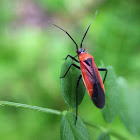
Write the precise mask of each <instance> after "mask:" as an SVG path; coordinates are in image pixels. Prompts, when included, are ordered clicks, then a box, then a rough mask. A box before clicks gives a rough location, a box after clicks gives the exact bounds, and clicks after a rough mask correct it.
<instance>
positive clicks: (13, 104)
mask: <svg viewBox="0 0 140 140" xmlns="http://www.w3.org/2000/svg"><path fill="white" fill-rule="evenodd" d="M0 105H1V106H3V105H4V106H5V105H6V106H14V107H20V108H27V109H31V110H36V111H40V112H45V113H51V114H55V115H61V114H62V112H61V111H58V110H54V109H49V108H43V107H38V106H32V105H27V104H21V103H15V102H8V101H1V100H0Z"/></svg>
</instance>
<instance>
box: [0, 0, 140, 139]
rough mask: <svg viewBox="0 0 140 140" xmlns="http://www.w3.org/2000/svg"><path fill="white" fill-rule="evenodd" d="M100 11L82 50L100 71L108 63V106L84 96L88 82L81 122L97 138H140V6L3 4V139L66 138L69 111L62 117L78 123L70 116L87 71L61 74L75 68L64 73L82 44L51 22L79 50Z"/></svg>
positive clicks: (48, 1)
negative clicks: (100, 66)
mask: <svg viewBox="0 0 140 140" xmlns="http://www.w3.org/2000/svg"><path fill="white" fill-rule="evenodd" d="M96 9H97V10H98V14H97V16H96V19H95V20H94V22H93V24H92V26H91V27H90V30H89V31H88V34H87V36H86V38H85V40H84V42H83V48H85V49H86V51H87V52H88V53H89V54H91V55H93V56H94V58H95V62H96V64H97V66H98V65H100V61H101V60H103V62H104V63H105V64H106V66H108V65H109V67H107V68H108V75H107V79H106V82H105V84H104V86H105V96H106V105H105V108H104V109H102V110H100V109H98V108H96V107H95V106H94V105H93V103H92V101H90V98H89V96H88V95H87V94H85V97H84V89H85V88H84V85H83V82H82V80H81V83H80V89H79V97H80V98H79V105H80V106H79V108H78V109H79V111H78V116H79V117H80V118H84V121H83V122H84V124H86V127H88V133H89V135H90V138H91V140H96V139H105V138H107V139H108V138H109V137H110V139H111V140H117V139H118V140H139V139H140V119H139V118H140V109H139V106H140V88H139V79H140V63H139V62H140V47H139V46H140V45H139V44H140V40H139V37H140V21H139V1H138V0H134V1H122V0H118V1H114V0H111V1H104V0H102V1H98V0H94V1H92V0H88V1H85V0H81V1H75V0H65V1H62V0H41V1H33V0H30V1H18V0H12V2H11V0H0V13H1V14H0V100H4V101H0V126H1V127H0V139H2V140H9V139H11V140H19V139H21V140H22V139H26V140H35V139H41V140H46V139H50V140H56V139H57V140H59V139H60V120H61V114H62V112H65V109H66V108H68V107H69V109H68V110H69V111H68V112H67V113H66V114H63V116H62V118H64V119H65V120H71V121H70V122H74V121H75V119H74V118H75V116H74V115H73V114H71V113H72V112H75V102H76V101H75V96H76V95H75V93H76V89H75V86H76V82H77V79H78V76H79V74H80V71H78V70H75V68H71V70H70V71H69V73H68V75H67V76H68V77H69V78H68V77H67V76H66V77H65V78H63V79H60V78H59V77H60V71H61V76H62V75H63V74H64V73H65V72H66V70H67V68H68V67H69V65H70V64H71V63H74V62H73V61H72V60H70V59H68V60H67V61H66V62H64V64H63V66H62V69H61V64H62V63H63V61H62V59H63V58H64V57H65V56H66V55H67V54H70V55H72V56H74V55H75V51H74V49H75V48H74V47H75V46H74V44H73V42H72V41H71V40H70V39H69V38H68V37H67V35H65V33H62V32H61V31H60V32H59V30H57V29H55V27H52V26H51V25H50V24H48V21H53V22H54V23H56V24H58V25H59V26H61V27H62V28H64V29H66V30H67V31H68V32H69V33H70V34H71V35H72V37H73V38H74V39H75V41H76V42H77V44H79V43H80V41H81V38H82V36H83V33H84V32H85V30H86V28H87V26H88V24H89V23H90V21H91V19H92V18H93V15H94V13H95V10H96ZM110 66H111V67H110ZM102 67H105V66H102ZM101 74H103V75H102V76H104V72H101ZM117 76H122V78H118V77H117ZM60 82H61V88H60ZM61 91H62V94H61ZM86 92H87V91H86ZM62 96H63V98H64V100H63V98H62ZM83 97H84V100H83ZM7 100H8V101H13V102H19V103H13V102H5V101H7ZM82 100H83V101H82ZM65 102H66V104H65ZM20 103H23V104H20ZM80 103H81V104H80ZM27 104H29V105H27ZM31 105H33V106H31ZM34 105H35V106H34ZM67 105H68V107H67ZM10 106H12V107H10ZM39 106H41V107H39ZM14 107H21V109H19V108H14ZM42 107H47V108H42ZM23 108H28V109H23ZM50 108H52V109H50ZM53 108H54V109H55V110H53ZM29 109H30V110H29ZM31 110H37V111H42V112H45V113H49V114H47V115H46V114H45V113H42V112H37V111H31ZM57 110H58V111H57ZM59 110H61V111H59ZM89 110H90V111H89ZM69 112H71V113H69ZM50 113H51V114H50ZM74 114H75V113H74ZM58 115H59V116H58ZM83 116H84V117H83ZM62 120H63V119H62ZM78 120H80V119H78ZM82 120H83V119H82ZM72 124H73V123H72ZM72 124H69V125H68V124H67V125H65V124H61V128H65V130H68V128H70V129H71V130H73V129H75V127H77V126H75V127H74V126H73V125H72ZM81 124H83V123H81ZM82 126H83V125H82ZM83 128H85V126H84V127H83ZM85 129H86V128H85ZM63 130H64V129H63ZM63 130H62V129H61V132H62V131H63ZM81 131H82V130H81ZM70 132H71V131H70ZM82 132H83V131H82ZM86 132H87V129H86ZM62 133H63V132H62ZM74 134H75V133H74ZM76 134H77V136H78V135H80V134H79V131H78V133H77V132H76ZM68 138H70V139H72V138H73V136H72V135H71V136H70V137H68Z"/></svg>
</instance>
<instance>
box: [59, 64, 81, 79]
mask: <svg viewBox="0 0 140 140" xmlns="http://www.w3.org/2000/svg"><path fill="white" fill-rule="evenodd" d="M72 66H74V67H75V68H77V69H80V67H79V66H77V65H76V64H74V63H72V64H71V65H70V66H69V68H68V70H67V71H66V73H65V74H64V75H63V76H61V77H60V78H64V77H65V76H66V75H67V73H68V71H69V70H70V68H71V67H72Z"/></svg>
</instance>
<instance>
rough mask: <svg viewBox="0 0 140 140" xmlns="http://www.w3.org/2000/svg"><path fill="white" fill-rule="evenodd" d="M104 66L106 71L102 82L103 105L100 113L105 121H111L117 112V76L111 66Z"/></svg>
mask: <svg viewBox="0 0 140 140" xmlns="http://www.w3.org/2000/svg"><path fill="white" fill-rule="evenodd" d="M102 67H105V66H102ZM105 68H107V70H108V73H107V77H106V81H105V84H104V86H105V107H104V108H103V109H102V113H103V116H104V119H105V121H106V122H107V123H111V122H112V121H113V120H114V118H115V116H116V114H117V100H118V94H119V93H118V85H117V77H116V74H115V72H114V70H113V68H112V67H111V66H108V67H105ZM102 73H103V72H102Z"/></svg>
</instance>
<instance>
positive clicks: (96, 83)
mask: <svg viewBox="0 0 140 140" xmlns="http://www.w3.org/2000/svg"><path fill="white" fill-rule="evenodd" d="M96 15H97V11H96V13H95V16H94V17H93V19H92V21H91V23H90V24H89V26H88V28H87V30H86V32H85V34H84V36H83V38H82V41H81V44H80V48H78V45H77V43H76V42H75V41H74V39H73V38H72V37H71V36H70V34H69V33H68V32H67V31H65V30H64V29H62V28H61V27H59V26H57V25H56V24H54V23H52V24H53V25H54V26H56V27H57V28H59V29H61V30H62V31H64V32H65V33H66V34H67V35H68V36H69V37H70V38H71V40H72V41H73V42H74V44H75V45H76V53H77V55H76V56H75V57H73V56H71V55H67V57H66V58H65V59H67V58H68V57H70V58H71V59H73V60H74V61H76V62H77V63H80V67H79V66H78V65H76V64H74V63H72V64H71V65H70V66H69V68H68V70H67V71H66V73H65V74H64V75H63V76H62V77H60V78H64V77H65V76H66V75H67V73H68V72H69V70H70V68H71V67H72V66H73V67H75V68H77V69H79V70H81V75H80V76H79V79H78V81H77V85H76V119H75V124H76V121H77V114H78V87H79V83H80V80H81V78H82V79H83V83H84V85H85V87H86V89H87V91H88V94H89V96H90V98H91V100H92V101H93V103H94V105H95V106H96V107H98V108H100V109H101V108H103V107H104V105H105V90H104V84H103V83H104V82H105V79H106V76H107V72H108V71H107V69H105V68H99V69H98V68H97V66H96V64H95V62H94V58H93V56H92V55H90V54H88V53H87V52H85V49H83V48H82V43H83V41H84V39H85V36H86V34H87V32H88V30H89V28H90V26H91V24H92V22H93V20H94V19H95V17H96ZM77 56H78V59H79V61H78V60H77V59H76V57H77ZM99 71H105V76H104V79H103V81H102V78H101V76H100V73H99Z"/></svg>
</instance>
